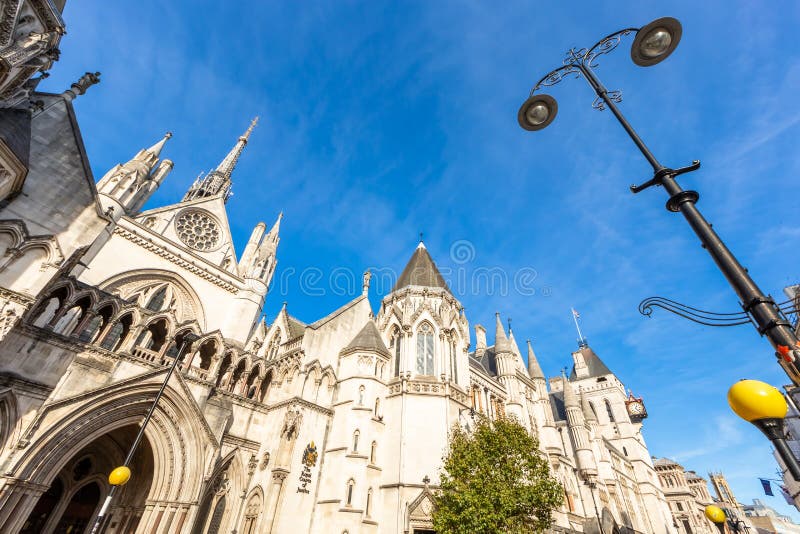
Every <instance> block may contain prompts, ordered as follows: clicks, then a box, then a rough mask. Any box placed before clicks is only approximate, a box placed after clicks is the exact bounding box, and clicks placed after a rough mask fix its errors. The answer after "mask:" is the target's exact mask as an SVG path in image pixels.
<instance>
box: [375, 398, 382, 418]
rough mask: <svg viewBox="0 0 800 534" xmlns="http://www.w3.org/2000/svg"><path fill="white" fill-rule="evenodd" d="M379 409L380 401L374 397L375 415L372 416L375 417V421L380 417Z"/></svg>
mask: <svg viewBox="0 0 800 534" xmlns="http://www.w3.org/2000/svg"><path fill="white" fill-rule="evenodd" d="M380 409H381V399H379V398H377V397H376V398H375V413H374V416H375V418H376V419H377V418H378V417H380V415H381V414H380Z"/></svg>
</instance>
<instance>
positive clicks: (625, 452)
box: [622, 447, 628, 456]
mask: <svg viewBox="0 0 800 534" xmlns="http://www.w3.org/2000/svg"><path fill="white" fill-rule="evenodd" d="M622 454H624V455H625V456H628V449H626V448H625V447H622Z"/></svg>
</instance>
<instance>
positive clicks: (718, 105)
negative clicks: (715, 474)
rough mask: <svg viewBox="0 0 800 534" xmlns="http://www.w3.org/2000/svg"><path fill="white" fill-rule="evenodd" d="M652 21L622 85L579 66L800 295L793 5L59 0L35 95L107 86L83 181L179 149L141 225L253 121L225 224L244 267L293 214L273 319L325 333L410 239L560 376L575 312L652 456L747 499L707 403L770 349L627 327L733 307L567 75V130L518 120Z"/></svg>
mask: <svg viewBox="0 0 800 534" xmlns="http://www.w3.org/2000/svg"><path fill="white" fill-rule="evenodd" d="M500 5H502V8H499V7H498V6H500ZM661 16H674V17H676V18H678V19H680V20H681V22H682V23H683V30H684V33H683V39H682V41H681V43H680V46H679V47H678V49H677V50H676V52H675V53H674V54H673V56H672V57H670V58H669V59H668V60H667V61H665V62H664V63H662V64H659V65H657V66H655V67H652V68H646V69H645V68H640V67H636V66H635V65H633V64H632V63H631V61H630V58H629V54H628V47H629V43H630V41H626V42H625V43H623V44H622V45H621V46H620V48H619V49H618V50H617V51H616V52H615V53H614V54H611V55H609V56H605V57H602V58H601V61H600V62H601V66H600V68H599V69H598V71H597V73H598V75H599V76H600V77H601V78H602V79H603V81H604V82H605V84H606V85H607V87H608V88H609V89H621V90H622V91H623V98H624V101H623V103H622V109H623V112H625V113H626V114H627V116H628V118H629V119H630V120H631V122H633V123H634V125H635V126H636V128H637V129H638V130H639V132H640V134H641V135H642V136H643V137H644V139H645V140H646V142H648V144H649V145H650V147H651V149H652V150H653V151H654V152H655V153H656V154H657V155H658V157H659V158H660V159H661V160H662V162H663V163H664V164H666V165H671V166H675V167H678V166H683V165H686V164H688V163H689V162H690V161H691V160H692V159H700V160H701V161H702V164H703V167H702V168H701V170H699V171H697V172H695V173H693V174H690V175H686V176H684V177H682V179H681V182H682V183H683V184H684V186H685V187H687V188H694V189H697V190H699V191H700V193H701V199H700V202H699V207H700V208H701V210H703V212H704V213H705V215H706V217H707V218H708V219H709V220H710V221H712V222H713V223H714V226H715V228H716V229H717V230H718V232H719V233H720V234H721V235H722V237H723V238H724V239H725V240H726V241H727V242H728V244H729V246H730V247H731V248H732V249H733V251H734V252H735V253H736V254H737V255H738V256H739V257H740V260H741V261H742V263H743V264H744V265H745V266H746V267H748V268H749V269H750V272H751V273H752V275H753V276H754V278H755V279H756V280H757V281H759V283H760V284H761V286H762V289H764V290H765V291H767V292H770V293H772V294H773V295H775V296H776V297H782V294H781V289H782V288H783V287H784V286H786V285H789V284H791V283H794V282H798V281H800V274H799V273H798V265H800V263H799V261H800V248H799V247H798V246H797V242H798V237H800V225H798V222H797V216H796V208H795V203H796V199H797V198H798V194H800V184H798V181H797V180H796V176H797V174H798V171H800V157H799V156H798V153H797V150H796V139H797V136H798V133H799V130H800V128H799V127H798V123H799V122H800V110H799V109H798V106H797V99H796V92H797V88H798V87H799V86H800V51H798V48H797V47H796V38H795V34H796V27H797V24H798V22H799V21H800V5H798V4H797V3H795V2H789V1H784V2H771V3H769V4H768V5H764V4H760V3H752V2H722V1H709V2H696V1H693V2H618V3H615V4H614V8H613V9H609V8H608V7H604V6H603V5H601V3H597V2H595V3H581V2H577V3H575V2H573V3H541V2H538V3H532V2H511V1H509V2H504V3H502V4H498V3H495V2H483V3H480V2H445V1H439V2H426V1H420V2H411V1H408V2H402V3H393V2H392V3H390V2H360V3H359V2H324V3H312V2H286V3H277V2H213V3H212V2H206V1H202V2H189V1H178V2H150V3H145V2H100V1H83V2H78V1H76V0H71V1H70V2H68V3H67V7H66V10H65V13H64V17H65V19H66V22H67V27H68V32H69V33H68V35H67V36H66V37H65V38H64V40H63V41H62V47H61V48H62V55H61V58H62V59H61V61H60V62H59V63H58V64H57V65H56V67H55V69H54V70H53V72H52V76H51V77H50V78H49V79H47V80H46V81H45V82H43V83H42V85H41V86H40V89H43V90H48V91H53V92H60V91H62V90H64V89H66V88H67V87H68V86H69V84H70V83H71V82H72V81H73V80H75V79H77V78H78V76H80V75H81V74H82V73H83V72H85V71H87V70H91V71H95V70H98V71H101V72H102V82H101V84H100V85H98V86H96V87H92V88H91V89H90V90H89V92H88V93H87V94H86V95H84V96H81V97H80V98H79V99H78V100H77V101H76V102H75V106H76V110H77V113H78V116H79V120H80V124H81V129H82V132H83V135H84V139H85V143H86V147H87V151H88V153H89V157H90V160H91V163H92V168H93V171H94V173H95V177H96V178H99V177H100V176H102V174H103V173H104V172H105V171H106V170H107V169H108V168H109V167H111V166H112V165H114V164H116V163H117V162H121V161H125V160H127V159H129V158H130V157H131V156H132V155H133V154H134V153H135V152H136V151H137V150H138V149H139V148H141V147H145V146H149V145H150V144H152V143H153V142H154V141H155V140H157V139H158V138H160V137H161V135H162V134H163V133H164V132H165V131H167V130H170V131H172V132H173V133H174V137H173V139H172V140H170V142H169V143H168V145H167V148H166V149H165V151H164V156H166V157H169V158H170V159H172V160H174V162H175V170H174V171H173V172H172V174H171V175H170V176H169V177H168V179H167V180H166V182H165V183H164V185H163V186H162V188H161V189H160V190H159V191H158V192H157V194H156V196H155V197H154V199H153V200H152V202H151V203H150V206H159V205H164V204H168V203H172V202H175V201H177V200H179V199H180V196H181V195H182V194H183V192H184V191H185V190H186V188H187V187H188V185H189V184H190V183H191V181H192V180H193V179H194V178H195V176H197V174H198V173H199V172H201V171H204V170H209V169H210V168H213V167H214V166H215V165H216V164H217V162H218V161H219V160H220V159H221V158H222V157H223V156H224V154H225V153H226V152H227V151H228V150H229V148H230V146H231V145H232V144H233V143H234V142H235V139H236V137H237V136H238V135H239V134H240V133H241V132H242V131H243V130H244V129H245V128H246V126H247V124H248V122H249V120H250V118H251V117H252V116H254V115H260V116H261V123H260V124H259V126H258V128H257V129H256V131H255V132H254V134H253V136H252V138H251V143H250V145H249V146H248V148H247V149H246V151H245V154H244V155H243V157H242V159H241V160H240V164H239V166H238V168H237V171H236V172H235V174H234V193H235V194H234V197H233V198H232V199H231V200H230V201H229V203H228V206H229V213H230V222H231V226H232V230H233V234H234V237H235V239H236V240H237V246H238V248H239V250H241V249H242V248H243V245H244V242H245V240H246V239H247V236H248V235H249V233H250V230H251V229H252V227H253V226H254V225H255V223H256V222H258V221H259V220H266V221H267V222H268V223H271V222H272V221H273V220H274V218H275V217H276V216H277V213H278V212H279V211H281V210H283V211H284V213H285V218H284V220H283V224H282V228H281V238H282V241H281V244H280V248H279V264H278V271H277V274H276V279H275V283H274V285H273V289H272V293H271V294H270V296H269V298H268V302H267V306H266V309H265V311H266V313H267V315H268V317H269V318H272V317H274V315H275V313H276V312H277V311H278V310H279V309H280V306H281V303H282V302H283V301H284V300H286V301H288V302H289V311H290V313H292V314H293V315H296V316H297V317H299V318H300V319H301V320H305V321H313V320H315V319H318V318H320V317H322V316H324V315H326V314H327V313H329V312H330V311H332V310H333V309H335V308H336V307H338V306H340V305H341V304H343V303H345V302H346V301H348V300H349V299H350V298H352V297H354V296H355V295H356V294H357V293H358V292H359V291H360V273H361V272H363V270H364V269H365V268H367V267H373V268H388V269H394V270H395V271H398V272H399V270H401V269H402V268H403V266H404V265H405V262H406V261H407V259H408V257H409V256H410V255H411V253H412V251H413V249H414V247H415V246H416V243H417V240H418V234H419V232H424V234H425V242H426V244H427V246H428V249H429V250H430V252H431V254H432V255H433V257H434V259H435V260H436V261H437V263H438V264H439V265H440V267H442V269H443V270H444V271H446V272H449V273H450V275H449V277H450V279H451V282H453V285H454V286H459V283H458V281H459V280H467V281H469V280H473V279H475V276H476V270H477V272H485V270H486V269H492V270H493V272H495V271H496V272H503V273H506V275H507V276H508V277H509V279H510V280H511V282H510V284H509V289H508V291H503V288H502V285H501V284H498V283H495V284H494V285H493V286H491V287H487V284H486V283H481V284H479V287H470V285H471V284H469V283H467V284H463V283H462V284H460V287H454V289H455V291H456V293H457V296H458V297H459V298H460V300H461V302H462V303H463V304H464V306H465V307H466V313H467V316H468V318H469V319H470V321H471V322H472V323H473V324H475V323H483V324H484V325H491V321H492V320H493V314H494V312H495V311H496V310H497V311H500V312H501V313H502V314H503V315H504V317H505V316H510V317H512V318H513V326H514V332H515V336H516V337H517V339H518V340H520V341H522V340H524V339H526V338H530V339H532V340H533V342H534V345H535V348H536V351H537V354H538V356H539V359H540V361H541V363H542V366H543V367H544V369H545V372H546V373H547V374H549V375H551V376H554V375H556V374H558V372H559V369H560V368H561V367H563V366H565V365H569V364H571V359H570V352H571V351H572V350H573V349H574V348H575V347H576V341H575V339H576V333H575V331H574V326H573V324H572V319H571V315H570V307H573V306H574V307H575V308H576V309H578V310H579V311H580V313H581V316H582V327H583V329H584V334H585V335H586V336H587V337H588V339H589V341H590V343H591V345H592V347H593V348H594V349H595V351H596V352H598V354H600V356H601V357H602V358H603V359H604V361H605V362H606V363H607V364H608V366H609V367H610V368H611V369H612V370H614V371H615V372H617V374H618V375H619V376H620V377H621V379H622V380H623V381H624V382H625V383H626V385H627V386H628V387H630V388H632V389H633V391H634V392H635V393H636V394H637V395H642V396H643V397H644V398H645V403H646V405H647V408H648V412H649V415H650V417H649V419H647V420H646V422H645V430H644V435H645V439H646V440H647V442H648V444H649V446H650V449H651V452H652V454H654V455H657V456H669V457H672V458H675V459H677V460H678V461H680V462H681V463H682V464H683V465H684V466H685V467H686V468H687V469H694V470H697V471H698V472H699V473H700V474H702V475H704V476H705V474H706V473H707V472H708V471H709V470H714V471H716V470H722V471H723V472H725V474H726V475H727V477H728V479H729V481H730V483H731V485H732V486H733V489H734V491H735V492H736V495H737V497H738V498H739V500H740V501H742V502H749V501H750V500H751V499H752V498H754V497H759V496H760V486H759V483H758V480H757V477H759V476H761V477H768V476H774V474H775V469H776V464H775V462H774V461H773V459H772V457H771V454H770V447H769V445H768V443H767V442H766V441H765V439H763V438H762V437H761V436H760V434H758V432H757V431H756V430H755V429H754V428H751V427H750V426H749V425H747V424H745V423H743V422H741V421H740V420H738V419H737V418H736V417H735V416H734V415H733V414H732V413H731V412H730V410H729V408H728V406H727V403H726V401H725V395H726V392H727V389H728V387H729V386H730V385H731V384H732V383H733V382H734V381H736V380H738V379H740V378H745V377H747V378H757V379H761V380H765V381H768V382H770V383H773V384H775V385H781V384H784V383H787V382H788V379H787V378H786V376H785V375H784V374H783V372H782V371H781V370H780V368H779V367H778V365H777V364H776V363H774V358H773V356H772V351H771V350H770V348H769V346H768V344H767V342H766V341H765V340H762V339H759V337H758V335H757V334H756V333H755V331H754V330H753V329H752V328H751V327H749V326H741V327H737V328H730V329H712V328H707V327H700V326H698V325H695V324H693V323H688V322H686V321H684V320H681V319H678V318H676V317H674V316H671V315H669V314H667V313H658V312H657V313H656V314H655V316H654V317H652V318H650V319H647V318H644V317H642V316H640V315H639V314H638V312H637V304H638V302H639V301H640V300H641V299H643V298H645V297H648V296H651V295H662V296H666V297H669V298H673V299H675V300H678V301H681V302H685V303H688V304H691V305H694V306H697V307H701V308H706V309H712V310H719V311H736V310H737V309H738V303H737V299H736V297H735V296H734V294H733V292H732V290H730V289H729V287H728V286H727V284H726V282H725V281H724V279H723V278H722V276H721V275H720V274H719V273H718V271H717V270H716V268H715V267H714V265H713V263H712V262H711V260H710V258H709V257H708V256H707V255H706V253H705V252H704V251H703V250H702V249H701V248H700V246H699V243H698V240H697V238H696V237H694V235H693V234H692V233H691V231H690V230H689V228H688V226H687V225H686V223H685V222H684V221H683V219H682V217H681V216H680V215H676V214H671V213H668V212H667V211H666V210H665V209H664V203H665V201H666V195H665V193H664V192H663V191H662V190H660V189H651V190H648V191H646V192H644V193H641V194H639V195H632V194H631V193H630V192H629V191H628V185H629V184H631V183H633V182H641V181H644V180H645V179H647V178H648V177H649V174H650V171H649V167H648V165H647V163H646V162H645V161H644V160H643V159H642V158H641V157H640V155H639V154H638V152H637V151H636V150H635V148H634V146H633V145H632V143H631V142H630V141H629V140H628V139H627V138H626V137H625V135H624V133H623V131H622V130H621V129H620V128H619V126H618V125H617V124H616V122H615V121H614V120H613V117H612V116H611V115H610V113H609V112H608V111H604V112H599V111H595V110H593V109H592V108H591V103H592V100H593V95H592V93H591V91H590V89H589V88H588V87H587V86H586V85H585V83H584V82H583V81H581V80H573V79H569V80H565V81H564V82H562V83H561V84H560V85H558V86H557V87H556V88H554V89H552V90H551V91H550V93H551V94H553V95H554V96H555V97H556V98H557V99H558V101H559V115H558V117H557V118H556V120H555V122H554V123H553V124H552V125H551V126H550V127H549V128H547V129H546V130H544V131H542V132H539V133H527V132H524V131H523V130H521V129H520V128H519V126H518V125H517V122H516V113H517V109H518V107H519V105H520V103H521V102H522V101H523V100H524V99H525V97H526V96H527V93H528V91H529V89H530V87H531V86H532V85H533V83H535V81H536V80H537V79H538V78H539V77H540V76H541V75H542V74H544V73H545V72H547V71H548V70H550V69H551V68H554V67H556V66H558V65H559V64H560V62H561V59H562V57H563V54H564V52H565V51H566V50H567V49H568V48H570V47H571V46H588V45H591V44H592V43H594V42H595V41H596V40H598V39H599V38H601V37H602V36H604V35H606V34H608V33H611V32H613V31H615V30H617V29H621V28H623V27H626V26H640V25H643V24H645V23H647V22H649V21H650V20H652V19H654V18H657V17H661ZM303 273H305V274H303ZM309 273H311V274H309ZM348 273H350V274H348ZM520 273H521V274H520ZM301 275H302V276H301ZM515 276H516V279H517V281H518V282H517V285H518V286H519V285H520V284H522V285H523V286H524V287H523V288H522V290H519V289H515V288H514V284H513V281H514V277H515ZM459 277H461V278H459ZM477 279H478V280H484V282H485V279H482V278H480V277H478V278H477ZM353 280H355V281H356V282H357V283H355V282H353ZM376 285H382V284H376ZM383 285H384V286H385V284H383ZM356 286H359V287H356ZM388 290H389V288H387V287H383V288H381V291H382V294H385V293H386V292H387V291H388ZM382 294H381V295H379V294H376V292H375V291H373V292H372V294H371V299H372V302H373V304H374V306H377V302H378V301H379V299H380V297H381V296H382ZM781 300H782V299H781ZM766 501H767V502H768V504H770V505H771V506H774V507H775V508H777V509H779V510H781V511H783V512H791V513H793V516H794V517H795V518H800V514H798V513H797V512H796V511H795V510H793V509H791V508H789V507H787V506H785V504H782V503H783V501H782V499H781V498H780V497H776V498H766Z"/></svg>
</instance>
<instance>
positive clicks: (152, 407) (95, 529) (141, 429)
mask: <svg viewBox="0 0 800 534" xmlns="http://www.w3.org/2000/svg"><path fill="white" fill-rule="evenodd" d="M195 339H197V338H196V337H194V336H191V335H190V334H186V335H185V336H184V338H183V341H182V342H181V347H180V349H178V354H176V355H175V358H174V359H173V360H172V364H171V365H170V366H169V369H168V370H167V375H166V376H165V377H164V382H162V383H161V388H160V389H159V390H158V393H157V394H156V398H155V399H153V404H151V405H150V409H149V410H148V411H147V415H146V416H145V418H144V421H142V425H141V426H140V427H139V432H137V433H136V437H135V438H134V440H133V443H132V444H131V446H130V448H129V449H128V455H127V456H126V457H125V461H124V462H123V463H122V465H123V466H124V467H127V466H128V464H130V463H131V460H133V455H134V454H135V453H136V449H137V448H138V447H139V443H141V441H142V437H144V431H145V429H146V428H147V423H149V422H150V419H151V418H152V417H153V413H154V412H155V411H156V407H157V406H158V401H160V400H161V397H162V396H163V395H164V390H165V389H167V383H168V382H169V379H170V378H171V377H172V373H173V372H174V371H175V368H176V367H177V366H178V363H180V361H181V356H182V355H183V350H184V349H185V348H186V346H187V345H188V344H189V343H192V342H193V341H194V340H195ZM118 487H119V486H111V491H109V492H108V495H107V496H106V500H105V501H104V502H103V507H102V508H100V512H99V513H98V514H97V517H96V518H95V521H94V525H93V526H92V530H91V531H90V533H91V534H96V533H97V532H98V529H99V528H100V525H101V524H102V523H103V520H104V519H105V515H106V512H107V511H108V505H109V504H111V500H112V499H113V498H114V494H115V493H116V492H117V488H118Z"/></svg>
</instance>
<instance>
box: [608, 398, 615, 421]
mask: <svg viewBox="0 0 800 534" xmlns="http://www.w3.org/2000/svg"><path fill="white" fill-rule="evenodd" d="M606 412H608V420H609V421H611V422H612V423H614V422H616V419H614V412H613V411H612V410H611V403H610V402H608V399H606Z"/></svg>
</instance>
